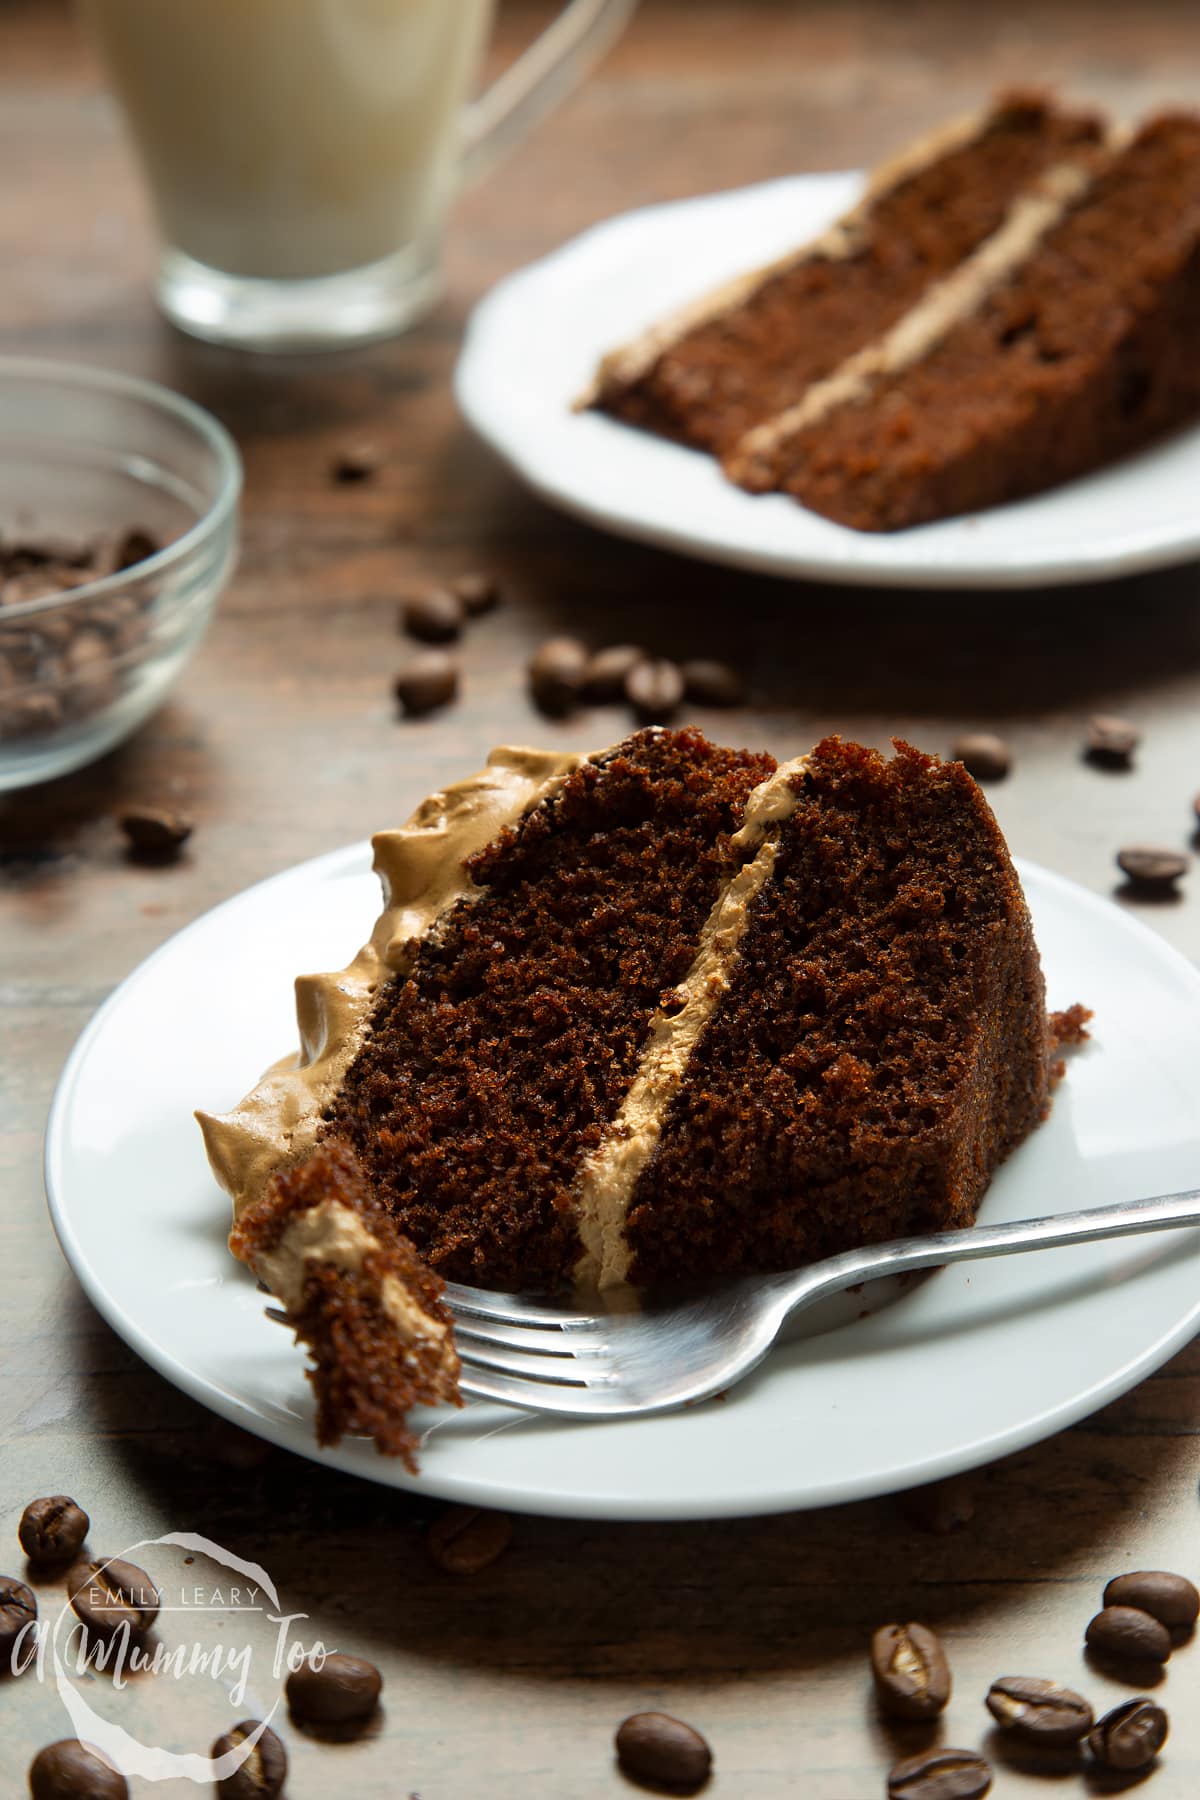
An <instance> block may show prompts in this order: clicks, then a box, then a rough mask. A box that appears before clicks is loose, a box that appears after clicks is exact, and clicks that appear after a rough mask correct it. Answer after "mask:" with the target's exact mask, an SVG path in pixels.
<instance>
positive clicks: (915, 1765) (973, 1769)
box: [887, 1750, 992, 1800]
mask: <svg viewBox="0 0 1200 1800" xmlns="http://www.w3.org/2000/svg"><path fill="white" fill-rule="evenodd" d="M887 1781H888V1797H889V1800H980V1795H982V1794H986V1793H987V1791H988V1789H989V1788H990V1787H991V1785H992V1770H991V1765H990V1763H988V1762H987V1760H986V1759H985V1758H984V1757H982V1756H980V1755H979V1752H978V1751H977V1750H922V1751H921V1752H920V1753H919V1754H918V1755H916V1756H906V1757H905V1759H904V1761H903V1762H898V1763H897V1764H896V1766H895V1767H894V1768H893V1769H891V1770H889V1772H888V1778H887Z"/></svg>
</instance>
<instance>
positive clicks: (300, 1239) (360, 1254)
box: [254, 1200, 449, 1344]
mask: <svg viewBox="0 0 1200 1800" xmlns="http://www.w3.org/2000/svg"><path fill="white" fill-rule="evenodd" d="M381 1249H384V1246H383V1245H381V1244H380V1242H379V1240H378V1238H376V1237H374V1236H373V1235H372V1233H371V1232H370V1231H369V1230H368V1229H367V1227H366V1226H365V1225H364V1224H363V1221H362V1220H361V1219H360V1218H359V1216H358V1214H357V1213H355V1212H352V1211H351V1210H350V1208H349V1207H348V1206H343V1205H342V1204H341V1202H340V1201H338V1200H325V1201H322V1203H321V1204H320V1205H319V1206H310V1207H306V1208H305V1210H304V1211H303V1212H299V1213H297V1214H296V1215H295V1217H294V1218H291V1219H289V1220H288V1222H287V1225H286V1226H285V1228H284V1231H283V1234H282V1235H281V1237H280V1238H279V1240H278V1242H277V1243H275V1244H273V1245H272V1247H271V1248H270V1249H269V1250H258V1251H256V1252H255V1256H254V1273H255V1274H256V1275H257V1276H258V1278H259V1280H260V1281H262V1282H265V1283H266V1285H267V1287H269V1288H270V1290H271V1292H272V1293H273V1294H274V1295H275V1297H276V1299H277V1300H281V1301H282V1302H283V1304H284V1306H286V1307H287V1309H288V1311H289V1312H290V1313H299V1312H301V1311H302V1309H303V1306H304V1290H305V1285H306V1283H307V1280H308V1273H309V1269H310V1267H311V1266H312V1264H313V1263H332V1265H333V1266H334V1267H335V1268H337V1269H341V1270H342V1271H343V1272H345V1273H346V1274H353V1275H357V1274H361V1272H362V1269H363V1265H364V1263H365V1262H366V1260H367V1258H368V1257H369V1256H371V1255H372V1254H373V1253H374V1252H376V1251H379V1250H381ZM379 1303H380V1305H381V1306H382V1308H383V1310H384V1312H385V1313H386V1314H387V1315H388V1317H389V1318H390V1319H391V1321H392V1324H393V1325H394V1326H395V1327H396V1329H397V1331H399V1332H400V1334H401V1335H402V1336H403V1337H406V1338H408V1339H409V1340H411V1341H414V1342H416V1343H434V1344H441V1343H442V1341H443V1339H445V1338H446V1337H447V1335H448V1333H449V1326H448V1325H446V1323H445V1322H444V1320H442V1319H435V1318H434V1317H433V1316H432V1315H431V1314H430V1313H427V1312H426V1311H425V1309H424V1307H423V1306H420V1305H419V1304H418V1303H417V1301H416V1299H415V1298H414V1297H413V1294H412V1292H411V1290H410V1289H409V1288H408V1287H407V1286H406V1285H405V1284H404V1282H402V1281H399V1280H398V1279H397V1278H396V1276H394V1275H385V1276H384V1277H383V1279H382V1281H381V1282H380V1284H379Z"/></svg>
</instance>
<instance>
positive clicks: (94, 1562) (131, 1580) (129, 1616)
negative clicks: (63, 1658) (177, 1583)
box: [67, 1558, 162, 1637]
mask: <svg viewBox="0 0 1200 1800" xmlns="http://www.w3.org/2000/svg"><path fill="white" fill-rule="evenodd" d="M67 1596H68V1598H69V1600H70V1602H71V1605H72V1606H73V1607H74V1609H75V1612H76V1615H77V1616H78V1617H79V1618H80V1619H82V1620H83V1623H84V1624H85V1625H86V1626H87V1627H88V1629H89V1631H94V1632H95V1633H96V1635H97V1636H98V1637H112V1636H113V1634H114V1633H115V1632H117V1631H119V1630H120V1628H121V1626H122V1625H127V1626H128V1628H129V1630H130V1632H131V1633H134V1634H135V1635H140V1634H141V1633H142V1632H146V1631H149V1629H150V1627H151V1626H152V1625H153V1623H154V1621H155V1619H157V1617H158V1609H159V1607H160V1606H161V1605H162V1597H161V1595H160V1594H159V1591H158V1589H157V1588H156V1587H155V1585H154V1583H153V1582H152V1581H151V1579H150V1577H149V1576H148V1575H147V1573H146V1571H145V1569H139V1568H138V1567H137V1565H136V1564H135V1563H127V1562H122V1561H121V1560H120V1559H119V1558H113V1559H111V1560H110V1561H108V1562H103V1561H101V1560H100V1559H99V1558H93V1559H91V1560H90V1561H88V1562H79V1563H76V1564H75V1566H74V1567H73V1568H72V1569H70V1570H69V1571H68V1574H67Z"/></svg>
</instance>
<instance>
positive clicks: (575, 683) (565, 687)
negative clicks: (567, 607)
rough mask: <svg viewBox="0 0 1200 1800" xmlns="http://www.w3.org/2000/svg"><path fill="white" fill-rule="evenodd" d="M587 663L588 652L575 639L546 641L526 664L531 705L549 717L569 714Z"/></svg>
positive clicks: (559, 638)
mask: <svg viewBox="0 0 1200 1800" xmlns="http://www.w3.org/2000/svg"><path fill="white" fill-rule="evenodd" d="M587 664H588V653H587V651H586V649H585V648H584V646H583V645H582V644H581V643H580V642H579V639H578V638H572V637H556V638H547V640H546V642H545V643H544V644H543V645H542V646H541V648H540V649H539V650H538V652H537V654H536V655H535V656H534V658H533V661H532V662H531V663H530V665H529V691H530V693H531V694H532V695H533V699H534V703H535V705H537V706H538V707H540V708H541V710H542V712H544V713H549V714H550V716H551V717H552V718H561V717H562V716H563V714H564V713H568V712H570V710H571V708H572V707H573V706H574V705H575V704H576V703H577V701H578V699H579V696H580V691H581V689H582V687H583V678H584V674H585V672H586V670H587Z"/></svg>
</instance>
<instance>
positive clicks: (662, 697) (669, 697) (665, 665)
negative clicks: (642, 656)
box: [625, 656, 683, 725]
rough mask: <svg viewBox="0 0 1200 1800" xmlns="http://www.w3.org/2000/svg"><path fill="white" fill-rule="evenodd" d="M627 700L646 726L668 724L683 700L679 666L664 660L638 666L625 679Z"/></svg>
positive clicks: (661, 658)
mask: <svg viewBox="0 0 1200 1800" xmlns="http://www.w3.org/2000/svg"><path fill="white" fill-rule="evenodd" d="M625 697H626V699H627V700H628V701H629V704H630V706H632V708H633V710H634V712H635V713H636V714H637V716H638V718H639V719H640V720H641V722H642V724H643V725H663V724H665V723H666V721H667V720H668V719H670V718H672V717H673V716H674V714H675V712H676V711H677V710H678V707H679V702H680V701H681V700H682V699H683V676H682V674H681V673H680V670H679V665H678V663H673V662H669V661H668V660H667V658H666V657H665V656H656V657H653V658H650V659H648V660H647V661H646V662H640V663H638V664H637V665H636V667H634V668H632V669H630V671H629V673H628V675H627V676H626V677H625Z"/></svg>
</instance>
